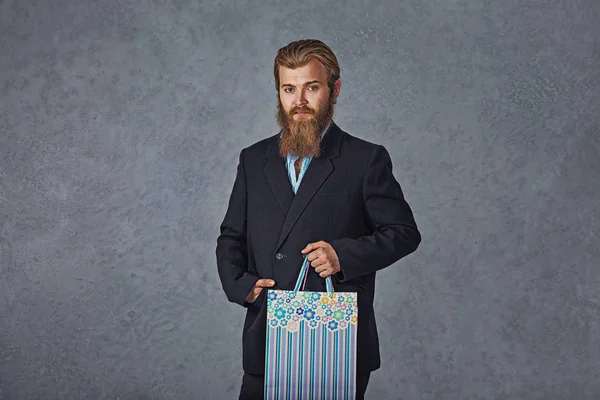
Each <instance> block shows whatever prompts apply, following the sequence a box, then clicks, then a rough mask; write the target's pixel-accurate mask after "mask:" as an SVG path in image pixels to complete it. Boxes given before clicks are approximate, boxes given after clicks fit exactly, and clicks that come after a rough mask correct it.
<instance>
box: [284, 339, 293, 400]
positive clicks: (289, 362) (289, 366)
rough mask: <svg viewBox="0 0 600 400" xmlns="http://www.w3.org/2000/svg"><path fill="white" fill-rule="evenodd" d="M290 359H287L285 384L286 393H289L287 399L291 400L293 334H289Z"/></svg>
mask: <svg viewBox="0 0 600 400" xmlns="http://www.w3.org/2000/svg"><path fill="white" fill-rule="evenodd" d="M287 347H288V359H287V381H286V383H285V392H286V393H287V399H288V400H290V394H291V393H290V392H291V390H290V389H291V388H290V381H291V379H292V332H288V343H287Z"/></svg>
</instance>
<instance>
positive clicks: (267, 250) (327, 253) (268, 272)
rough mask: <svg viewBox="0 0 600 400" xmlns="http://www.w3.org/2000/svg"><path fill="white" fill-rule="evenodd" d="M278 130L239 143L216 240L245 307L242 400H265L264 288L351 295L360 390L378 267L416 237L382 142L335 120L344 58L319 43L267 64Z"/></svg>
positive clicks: (223, 274)
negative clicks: (306, 264) (304, 269)
mask: <svg viewBox="0 0 600 400" xmlns="http://www.w3.org/2000/svg"><path fill="white" fill-rule="evenodd" d="M274 77H275V87H276V89H277V94H278V105H277V123H278V124H279V126H280V128H281V131H280V132H279V133H278V134H277V135H274V136H271V137H269V138H267V139H263V140H261V141H259V142H257V143H255V144H253V145H252V146H249V147H247V148H245V149H243V150H242V151H241V152H240V155H239V164H238V166H237V176H236V178H235V183H234V185H233V190H232V193H231V197H230V199H229V207H228V209H227V212H226V215H225V218H224V220H223V223H222V225H221V234H220V236H219V237H218V239H217V249H216V255H217V264H218V271H219V276H220V279H221V283H222V285H223V290H224V292H225V294H226V295H227V298H228V299H229V301H231V302H234V303H236V304H239V305H240V306H243V307H245V308H246V318H245V323H244V327H243V334H242V342H243V369H244V376H243V378H242V387H241V391H240V397H239V398H240V399H262V398H263V385H264V368H265V342H266V338H265V335H266V304H267V301H266V297H265V294H266V292H267V289H266V288H274V289H283V290H292V289H293V287H294V283H295V281H296V279H297V277H298V274H299V271H300V268H301V266H302V262H303V257H304V256H305V255H307V258H308V260H309V261H310V265H311V267H312V268H311V269H310V270H309V274H308V276H307V278H306V284H305V290H308V291H325V279H324V278H325V277H327V276H331V277H332V280H333V286H334V289H335V290H339V291H350V292H357V293H358V310H359V312H358V315H359V317H358V318H359V319H358V345H357V399H361V398H364V393H365V391H366V387H367V383H368V380H369V376H370V372H371V371H374V370H376V369H378V368H379V367H380V356H379V341H378V335H377V327H376V324H375V317H374V315H373V297H374V292H375V273H376V271H378V270H381V269H383V268H385V267H388V266H389V265H391V264H393V263H394V262H396V261H398V260H399V259H401V258H403V257H405V256H406V255H408V254H410V253H412V252H414V251H415V250H416V249H417V247H418V245H419V243H420V241H421V236H420V233H419V231H418V229H417V225H416V223H415V220H414V218H413V214H412V211H411V209H410V207H409V205H408V204H407V203H406V201H405V199H404V197H403V192H402V189H401V188H400V185H399V184H398V182H397V181H396V179H395V178H394V176H393V174H392V163H391V159H390V156H389V154H388V152H387V151H386V149H385V148H384V147H383V146H381V145H377V144H373V143H369V142H367V141H365V140H362V139H359V138H357V137H354V136H352V135H350V134H348V133H346V132H344V131H343V130H341V129H340V128H339V127H338V125H337V124H336V123H335V122H333V113H334V107H335V104H336V101H337V97H338V96H339V93H340V88H341V82H340V67H339V65H338V61H337V59H336V57H335V55H334V54H333V52H332V51H331V49H330V48H329V47H328V46H327V45H325V44H324V43H322V42H321V41H318V40H300V41H296V42H292V43H290V44H288V45H287V46H285V47H283V48H281V49H280V50H279V51H278V53H277V56H276V58H275V63H274Z"/></svg>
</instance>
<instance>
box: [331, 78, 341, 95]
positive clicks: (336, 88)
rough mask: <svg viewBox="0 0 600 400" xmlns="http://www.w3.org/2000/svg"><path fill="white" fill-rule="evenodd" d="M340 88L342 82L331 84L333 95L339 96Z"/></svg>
mask: <svg viewBox="0 0 600 400" xmlns="http://www.w3.org/2000/svg"><path fill="white" fill-rule="evenodd" d="M341 88H342V81H340V80H339V79H338V80H336V81H335V82H334V83H333V95H334V96H335V97H338V96H339V95H340V89H341Z"/></svg>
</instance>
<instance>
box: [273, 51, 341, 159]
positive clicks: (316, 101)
mask: <svg viewBox="0 0 600 400" xmlns="http://www.w3.org/2000/svg"><path fill="white" fill-rule="evenodd" d="M279 81H280V83H279V101H278V106H277V122H278V124H279V126H280V127H281V129H282V131H283V137H282V142H281V147H280V153H281V155H282V156H285V155H287V154H288V153H291V154H294V155H298V156H299V157H308V156H313V157H318V156H319V154H320V146H319V140H320V137H321V133H322V132H323V130H324V129H325V127H326V126H327V125H328V124H329V122H330V121H331V119H332V118H333V112H334V107H335V99H336V98H337V96H338V94H339V91H340V85H341V84H340V82H339V80H338V81H336V83H335V90H334V91H331V90H330V89H329V87H328V86H327V71H326V69H325V66H324V65H323V64H321V63H320V62H319V61H317V60H314V59H313V60H311V61H310V62H309V63H308V64H307V65H305V66H304V67H299V68H296V69H289V68H285V67H281V68H280V69H279Z"/></svg>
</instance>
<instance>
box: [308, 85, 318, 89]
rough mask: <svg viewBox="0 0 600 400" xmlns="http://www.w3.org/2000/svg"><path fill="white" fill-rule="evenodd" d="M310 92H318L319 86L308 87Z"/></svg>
mask: <svg viewBox="0 0 600 400" xmlns="http://www.w3.org/2000/svg"><path fill="white" fill-rule="evenodd" d="M308 88H309V89H310V90H317V89H318V88H319V87H318V86H309V87H308Z"/></svg>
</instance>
